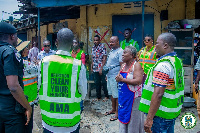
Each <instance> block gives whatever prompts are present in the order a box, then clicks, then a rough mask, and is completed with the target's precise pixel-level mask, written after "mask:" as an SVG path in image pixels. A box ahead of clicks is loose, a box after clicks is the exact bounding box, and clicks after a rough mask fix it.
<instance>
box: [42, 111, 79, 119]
mask: <svg viewBox="0 0 200 133" xmlns="http://www.w3.org/2000/svg"><path fill="white" fill-rule="evenodd" d="M41 113H42V114H44V115H46V116H47V117H50V118H54V119H73V118H74V117H76V116H77V115H80V111H75V112H74V113H73V114H60V113H50V112H47V111H45V110H42V109H41Z"/></svg>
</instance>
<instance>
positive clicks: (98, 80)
mask: <svg viewBox="0 0 200 133" xmlns="http://www.w3.org/2000/svg"><path fill="white" fill-rule="evenodd" d="M105 77H106V76H105V75H104V74H102V75H100V74H99V72H94V82H95V86H96V96H97V98H98V99H100V98H101V85H102V86H103V91H104V94H105V97H109V96H108V90H107V82H106V79H105Z"/></svg>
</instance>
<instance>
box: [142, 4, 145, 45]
mask: <svg viewBox="0 0 200 133" xmlns="http://www.w3.org/2000/svg"><path fill="white" fill-rule="evenodd" d="M144 4H145V1H142V40H143V39H144ZM143 45H144V44H143V43H142V47H143Z"/></svg>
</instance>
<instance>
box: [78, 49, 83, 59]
mask: <svg viewBox="0 0 200 133" xmlns="http://www.w3.org/2000/svg"><path fill="white" fill-rule="evenodd" d="M82 53H84V51H83V50H80V51H79V52H78V54H77V55H76V59H78V60H80V59H81V55H82Z"/></svg>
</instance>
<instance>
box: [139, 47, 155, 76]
mask: <svg viewBox="0 0 200 133" xmlns="http://www.w3.org/2000/svg"><path fill="white" fill-rule="evenodd" d="M146 49H147V47H143V48H142V49H141V50H140V51H139V63H140V64H141V66H142V68H143V70H144V73H145V74H147V73H148V71H149V69H150V68H151V67H153V66H154V64H155V63H156V60H157V58H156V52H155V46H152V48H151V49H150V50H149V51H146Z"/></svg>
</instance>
